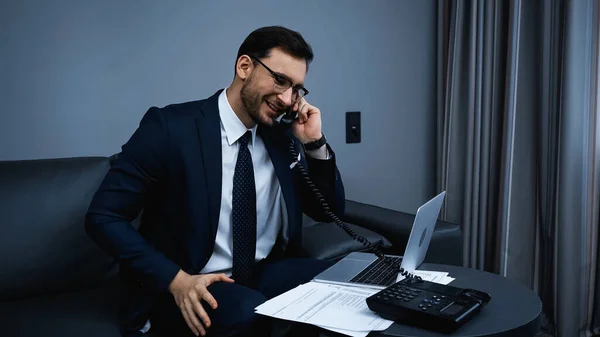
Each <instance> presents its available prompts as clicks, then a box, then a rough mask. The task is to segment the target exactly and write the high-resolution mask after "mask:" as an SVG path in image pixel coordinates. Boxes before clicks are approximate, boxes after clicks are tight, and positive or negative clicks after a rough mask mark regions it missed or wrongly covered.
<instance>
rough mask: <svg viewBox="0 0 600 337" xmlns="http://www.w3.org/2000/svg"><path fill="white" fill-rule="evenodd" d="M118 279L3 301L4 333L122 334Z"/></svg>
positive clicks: (101, 336) (1, 331) (49, 335)
mask: <svg viewBox="0 0 600 337" xmlns="http://www.w3.org/2000/svg"><path fill="white" fill-rule="evenodd" d="M118 306H119V302H118V288H117V285H116V282H113V283H110V284H108V285H106V286H104V287H99V288H95V289H91V290H87V291H80V292H72V293H64V294H55V295H50V296H44V297H39V298H30V299H24V300H14V301H6V302H0V336H7V337H8V336H47V337H55V336H56V337H59V336H60V337H63V336H82V337H83V336H85V337H95V336H98V337H120V336H121V335H120V333H119V327H118V321H117V312H118Z"/></svg>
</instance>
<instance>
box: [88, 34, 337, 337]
mask: <svg viewBox="0 0 600 337" xmlns="http://www.w3.org/2000/svg"><path fill="white" fill-rule="evenodd" d="M312 59H313V53H312V50H311V47H310V46H309V44H308V43H306V42H305V41H304V39H303V38H302V36H301V35H300V34H298V33H297V32H294V31H291V30H289V29H286V28H283V27H265V28H261V29H258V30H256V31H254V32H252V33H251V34H250V35H249V36H248V37H247V38H246V39H245V40H244V42H243V43H242V45H241V46H240V48H239V51H238V55H237V59H236V62H235V76H234V79H233V81H232V83H231V85H230V86H229V87H227V88H226V89H224V90H220V91H218V92H217V93H216V94H214V95H213V96H212V97H209V98H207V99H204V100H200V101H194V102H187V103H182V104H174V105H169V106H166V107H164V108H156V107H152V108H150V109H149V110H148V111H147V113H146V114H145V115H144V117H143V118H142V120H141V122H140V125H139V127H138V128H137V130H136V131H135V132H134V134H133V135H132V137H131V138H130V139H129V140H128V141H127V142H126V143H125V144H124V145H123V147H122V151H121V153H120V154H119V156H118V158H117V159H116V161H115V162H114V164H113V165H112V167H111V169H110V171H109V172H108V174H107V176H106V178H105V179H104V181H103V182H102V184H101V186H100V187H99V190H98V191H97V193H96V194H95V196H94V198H93V201H92V203H91V205H90V208H89V212H88V214H87V217H86V230H87V232H88V233H89V235H90V237H91V238H93V240H94V241H95V242H97V243H98V245H100V246H101V247H102V248H104V249H105V250H106V251H108V252H109V253H110V254H111V255H113V256H114V257H115V258H117V259H118V260H119V262H120V278H121V281H122V282H121V284H122V288H123V292H122V307H121V312H120V319H121V331H122V334H123V335H124V336H139V335H141V334H143V333H144V332H146V331H147V330H148V329H149V328H151V329H153V330H159V331H162V332H163V335H164V336H177V335H181V336H183V335H188V336H191V335H192V334H193V335H197V336H198V335H205V334H208V335H210V336H213V335H214V336H233V335H259V334H261V333H262V332H265V331H268V330H269V325H268V324H267V321H266V319H265V318H264V317H262V316H259V315H256V314H255V313H254V308H255V307H256V306H258V305H260V304H261V303H263V302H264V301H266V300H267V299H269V298H272V297H274V296H277V295H279V294H281V293H283V292H285V291H287V290H289V289H292V288H294V287H296V286H297V285H298V284H301V283H304V282H307V281H309V280H311V279H312V277H314V276H315V275H316V274H318V273H319V272H321V271H323V270H324V269H326V268H328V267H329V266H330V265H331V263H330V262H327V261H320V260H314V259H308V258H302V257H299V256H300V253H301V249H300V244H301V234H302V213H305V214H307V215H308V216H310V217H312V218H313V219H315V220H320V221H329V220H330V219H329V218H328V217H327V216H326V214H325V213H324V209H323V207H322V205H321V204H320V203H319V202H318V199H317V198H316V197H315V194H314V190H313V188H311V187H309V185H308V184H307V183H306V181H304V180H303V179H304V177H303V175H301V172H300V171H299V170H300V165H302V167H304V168H306V170H307V172H308V176H309V177H310V179H311V180H312V181H313V182H314V185H315V186H316V187H317V188H318V189H319V190H320V192H321V193H322V194H323V197H324V199H325V200H326V201H327V203H328V204H329V205H330V207H331V210H333V212H334V213H337V214H338V215H340V214H341V213H343V211H344V200H345V196H344V188H343V185H342V180H341V178H340V174H339V172H338V170H337V167H336V164H335V154H334V152H333V150H332V149H331V147H330V146H329V145H328V144H327V143H326V140H325V137H324V135H323V133H322V131H321V112H320V111H319V109H318V108H316V107H315V106H312V105H311V104H309V103H308V102H307V100H306V98H305V95H306V94H307V93H308V91H307V90H306V89H305V88H304V86H303V83H304V79H305V77H306V74H307V71H308V65H309V63H310V62H311V61H312ZM288 108H292V109H293V111H294V112H297V115H298V118H297V119H296V120H295V121H294V122H293V124H291V125H290V126H289V127H286V126H283V125H282V124H280V123H278V121H279V118H280V117H281V116H282V113H283V112H284V111H285V110H286V109H288ZM290 146H293V148H294V149H295V151H297V152H298V153H301V156H300V157H299V158H300V162H299V164H297V163H296V161H297V160H298V159H297V158H298V157H297V156H293V155H292V154H291V150H290ZM140 212H141V223H140V227H139V230H136V229H135V228H134V227H133V226H132V225H131V222H132V221H133V220H135V219H136V218H137V217H138V216H139V215H140Z"/></svg>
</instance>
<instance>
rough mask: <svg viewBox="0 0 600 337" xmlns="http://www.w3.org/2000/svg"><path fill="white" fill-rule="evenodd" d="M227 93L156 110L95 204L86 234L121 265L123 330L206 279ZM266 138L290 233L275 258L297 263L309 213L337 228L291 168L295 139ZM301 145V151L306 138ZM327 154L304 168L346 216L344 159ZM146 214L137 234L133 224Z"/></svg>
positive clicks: (273, 132)
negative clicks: (183, 282)
mask: <svg viewBox="0 0 600 337" xmlns="http://www.w3.org/2000/svg"><path fill="white" fill-rule="evenodd" d="M221 91H222V90H219V91H218V92H217V93H215V94H214V95H213V96H211V97H210V98H208V99H204V100H200V101H193V102H187V103H182V104H175V105H169V106H167V107H164V108H157V107H152V108H150V109H149V110H148V111H147V112H146V114H145V115H144V117H143V118H142V120H141V122H140V125H139V127H138V128H137V129H136V131H135V132H134V134H133V135H132V136H131V138H130V139H129V140H128V141H127V142H126V143H125V144H124V145H123V147H122V151H121V153H120V154H119V156H118V158H117V159H116V161H115V162H114V164H113V165H112V167H111V169H110V171H109V172H108V173H107V175H106V177H105V179H104V181H103V182H102V184H101V186H100V187H99V189H98V191H97V192H96V194H95V196H94V198H93V201H92V202H91V205H90V208H89V211H88V214H87V216H86V230H87V232H88V234H89V236H90V237H91V238H92V239H93V240H94V241H95V242H96V243H97V244H98V245H99V246H101V247H102V248H104V249H105V250H106V251H107V252H109V253H110V254H111V255H112V256H114V257H115V258H117V259H118V260H119V263H120V264H119V267H120V279H121V281H122V282H121V284H122V285H123V287H124V288H123V290H124V291H123V295H122V306H121V315H120V317H121V321H122V322H121V324H122V329H124V330H135V329H139V328H140V327H141V326H142V325H143V324H144V322H145V320H146V319H147V315H148V312H149V310H150V309H151V308H152V305H153V303H154V301H155V300H156V298H157V296H159V295H160V294H164V293H166V292H167V291H168V286H169V283H170V282H171V281H172V280H173V278H174V277H175V275H176V274H177V272H178V271H179V269H182V270H184V271H186V272H187V273H190V274H194V273H196V274H197V273H199V272H200V271H201V270H202V268H203V267H204V265H205V264H206V263H207V262H208V260H209V258H210V256H211V254H212V251H213V245H214V242H215V236H216V234H217V227H218V223H219V210H220V203H221V170H222V162H221V131H220V130H221V127H220V117H219V111H218V96H219V94H220V93H221ZM258 133H259V135H260V136H261V137H262V138H263V140H264V143H265V146H266V148H267V151H268V153H269V156H270V158H271V161H272V162H273V166H274V168H275V173H276V174H277V177H278V178H279V183H280V185H281V189H282V194H283V197H284V199H285V202H286V207H287V216H288V226H286V228H285V230H283V231H282V233H280V240H278V242H277V244H276V247H275V248H274V250H273V252H272V255H281V256H294V255H298V254H299V252H300V251H301V250H300V244H301V234H302V213H305V214H307V215H309V216H310V217H312V218H313V219H315V220H318V221H319V220H320V221H329V220H330V219H328V218H327V217H326V216H325V215H324V213H323V211H322V207H321V205H320V204H318V203H317V201H316V198H315V197H314V195H313V192H312V191H311V190H310V189H309V188H308V187H307V185H306V184H305V182H304V181H302V178H301V175H300V172H298V171H297V170H298V169H297V167H295V168H293V169H290V164H291V163H292V161H293V159H292V155H291V154H290V151H289V148H288V147H289V143H290V137H292V136H291V131H290V130H289V129H287V128H284V127H282V126H276V127H271V128H264V127H260V126H259V128H258ZM295 143H296V150H297V151H298V152H300V150H301V148H300V145H299V142H298V140H297V139H295ZM327 146H328V150H329V152H330V154H331V158H330V159H329V160H317V159H313V158H310V157H305V156H304V155H303V156H302V163H303V165H305V167H306V168H307V169H308V171H309V174H310V177H311V179H312V181H313V182H314V183H315V185H316V186H317V187H318V188H319V189H320V191H321V192H322V193H323V195H324V196H325V198H326V200H327V201H328V202H329V204H330V206H331V207H332V209H333V210H334V212H335V213H337V214H338V215H341V214H342V213H343V211H344V199H345V195H344V188H343V184H342V180H341V177H340V174H339V171H338V170H337V167H336V164H335V153H334V152H333V151H332V150H331V148H330V147H329V145H327ZM140 212H142V213H141V222H140V227H139V230H136V229H135V228H134V227H133V226H132V225H131V222H132V221H134V220H135V219H136V218H137V217H138V215H140ZM283 238H286V239H283ZM124 332H125V331H124Z"/></svg>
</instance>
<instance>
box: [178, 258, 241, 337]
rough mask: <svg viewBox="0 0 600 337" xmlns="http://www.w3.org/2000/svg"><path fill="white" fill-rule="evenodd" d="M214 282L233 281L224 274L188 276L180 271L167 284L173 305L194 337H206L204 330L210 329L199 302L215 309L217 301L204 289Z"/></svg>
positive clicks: (208, 320)
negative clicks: (179, 311) (175, 304)
mask: <svg viewBox="0 0 600 337" xmlns="http://www.w3.org/2000/svg"><path fill="white" fill-rule="evenodd" d="M215 282H229V283H233V282H234V281H233V280H232V279H230V278H229V277H227V275H225V274H202V275H190V274H188V273H186V272H184V271H183V270H180V271H179V272H178V273H177V275H176V276H175V278H174V279H173V281H171V284H169V291H170V292H171V294H173V297H174V298H175V303H177V306H178V307H179V310H181V314H182V315H183V318H184V319H185V322H186V323H187V325H188V326H189V327H190V329H191V330H192V332H193V333H194V334H195V335H196V336H199V335H202V336H204V335H206V329H208V328H209V327H210V318H209V317H208V314H207V313H206V311H205V310H204V308H203V307H202V303H200V300H204V301H205V302H206V303H208V305H210V307H211V308H212V309H213V310H214V309H217V305H218V304H217V301H216V300H215V298H214V297H213V296H212V295H211V294H210V293H209V292H208V290H207V289H206V288H208V286H210V285H211V284H213V283H215Z"/></svg>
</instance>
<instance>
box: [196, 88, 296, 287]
mask: <svg viewBox="0 0 600 337" xmlns="http://www.w3.org/2000/svg"><path fill="white" fill-rule="evenodd" d="M226 92H227V89H225V90H223V92H221V94H220V95H219V115H220V118H221V150H222V161H223V173H222V187H221V210H220V212H219V227H218V230H217V237H216V241H215V247H214V250H213V254H212V256H211V257H210V259H209V260H208V263H207V264H206V266H205V267H204V269H202V271H201V272H200V273H202V274H204V273H225V274H227V275H228V276H231V268H232V261H233V260H232V255H233V254H232V252H233V236H232V232H231V231H232V223H231V211H232V205H231V204H232V192H233V174H234V172H235V164H236V161H237V156H238V151H239V144H238V143H237V140H238V139H239V138H240V137H242V136H243V135H244V134H245V133H246V132H247V131H251V132H252V139H251V141H250V142H248V149H249V150H250V154H251V155H252V166H253V168H254V182H255V185H256V256H255V260H256V261H259V260H261V259H263V258H265V257H266V256H267V255H269V253H270V252H271V249H272V248H273V246H274V244H275V241H276V240H277V237H278V235H279V231H280V229H281V228H282V227H283V226H285V224H284V221H285V222H287V211H286V208H285V203H284V200H283V194H282V193H281V186H280V185H279V180H278V179H277V175H276V174H275V168H274V167H273V164H272V163H271V158H270V157H269V153H268V152H267V149H266V147H265V143H264V142H263V140H262V139H261V137H260V136H259V135H257V133H256V126H254V127H253V128H252V129H248V128H246V126H245V125H244V123H242V121H240V119H239V118H238V117H237V115H236V114H235V112H234V111H233V109H232V108H231V105H230V104H229V101H228V100H227V95H226ZM286 227H287V226H286ZM283 228H285V227H283Z"/></svg>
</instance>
